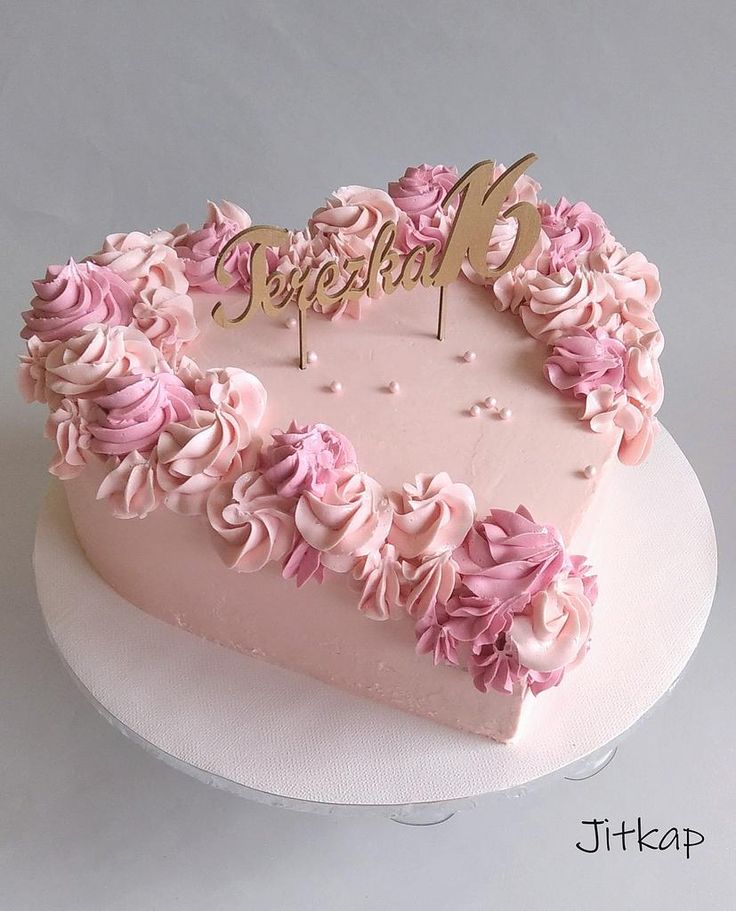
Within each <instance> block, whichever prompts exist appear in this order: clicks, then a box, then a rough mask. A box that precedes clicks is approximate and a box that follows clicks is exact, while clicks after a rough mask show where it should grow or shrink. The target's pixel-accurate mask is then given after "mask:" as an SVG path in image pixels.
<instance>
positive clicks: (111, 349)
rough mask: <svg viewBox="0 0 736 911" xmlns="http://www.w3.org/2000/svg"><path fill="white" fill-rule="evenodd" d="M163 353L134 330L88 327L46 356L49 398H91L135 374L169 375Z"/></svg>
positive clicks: (118, 327)
mask: <svg viewBox="0 0 736 911" xmlns="http://www.w3.org/2000/svg"><path fill="white" fill-rule="evenodd" d="M168 369H169V368H168V366H167V365H166V363H165V361H164V360H163V358H162V356H161V353H160V351H158V349H156V348H154V347H153V345H152V344H151V342H150V341H149V340H148V338H146V336H145V335H144V334H143V333H142V332H141V331H140V330H138V329H136V328H135V327H134V326H104V325H96V326H90V327H88V328H87V329H86V330H85V331H84V332H82V334H81V335H77V336H75V337H74V338H70V339H68V340H67V341H65V342H61V343H59V344H58V345H56V346H55V347H54V348H53V349H52V350H51V351H50V352H49V353H48V355H47V356H46V362H45V370H46V386H47V390H48V392H49V398H50V399H51V398H52V397H53V396H58V397H60V398H91V397H92V396H95V395H97V394H98V393H99V392H101V391H103V390H104V386H105V380H107V379H112V378H114V377H120V376H128V375H130V374H132V373H149V374H150V373H156V372H158V371H160V370H165V371H167V372H168Z"/></svg>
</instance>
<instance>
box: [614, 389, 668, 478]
mask: <svg viewBox="0 0 736 911" xmlns="http://www.w3.org/2000/svg"><path fill="white" fill-rule="evenodd" d="M615 423H616V426H617V427H620V428H621V429H622V430H623V436H622V438H621V443H620V444H619V448H618V457H619V459H620V460H621V461H622V462H623V463H624V465H639V464H640V463H641V462H643V461H644V460H645V459H646V458H647V456H648V455H649V453H650V452H651V450H652V445H653V443H654V437H655V436H656V434H657V430H658V427H659V424H658V422H657V419H656V418H655V417H654V414H653V412H652V409H651V408H648V407H647V406H646V405H645V404H643V403H642V402H640V401H638V400H637V399H631V398H630V399H628V400H627V402H626V404H625V405H624V406H623V407H622V408H621V409H620V410H619V411H618V412H617V413H616V416H615Z"/></svg>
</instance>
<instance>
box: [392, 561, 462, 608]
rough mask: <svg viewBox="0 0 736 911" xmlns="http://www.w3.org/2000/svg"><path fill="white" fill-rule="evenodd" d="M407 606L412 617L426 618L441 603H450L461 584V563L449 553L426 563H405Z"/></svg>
mask: <svg viewBox="0 0 736 911" xmlns="http://www.w3.org/2000/svg"><path fill="white" fill-rule="evenodd" d="M402 570H403V574H404V580H405V582H404V596H403V597H404V606H405V607H406V612H407V613H408V614H410V615H411V616H412V617H422V616H424V614H426V613H427V612H428V611H430V610H432V609H433V608H434V607H435V605H437V604H447V602H448V601H449V600H450V598H451V597H452V595H453V592H454V591H455V588H456V586H457V584H458V582H459V574H458V568H457V563H455V561H454V560H453V558H452V554H451V552H450V551H449V550H444V551H440V552H439V553H436V554H432V555H431V556H428V557H424V558H423V559H422V560H413V561H408V560H405V561H404V562H403V565H402Z"/></svg>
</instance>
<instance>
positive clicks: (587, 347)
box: [544, 329, 626, 396]
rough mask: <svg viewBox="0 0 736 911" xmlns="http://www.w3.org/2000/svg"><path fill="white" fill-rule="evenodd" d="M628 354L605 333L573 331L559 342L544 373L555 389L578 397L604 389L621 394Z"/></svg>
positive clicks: (602, 330)
mask: <svg viewBox="0 0 736 911" xmlns="http://www.w3.org/2000/svg"><path fill="white" fill-rule="evenodd" d="M625 353H626V347H625V345H624V344H623V342H621V341H619V340H618V339H617V338H614V337H612V336H610V335H609V334H608V333H607V332H606V331H605V330H604V329H595V330H590V329H572V330H571V331H570V334H569V335H566V336H563V337H562V338H559V339H558V340H557V342H556V343H555V346H554V348H553V349H552V355H551V356H550V357H548V358H547V361H546V363H545V365H544V369H545V373H546V374H547V378H548V379H549V381H550V383H552V385H553V386H555V387H556V388H557V389H561V390H563V391H565V392H570V393H572V394H573V395H575V396H585V395H587V394H588V393H589V392H591V391H592V390H593V389H597V388H598V387H599V386H602V385H608V386H611V387H612V388H613V389H614V390H615V391H616V392H620V391H621V389H622V388H623V383H624V355H625Z"/></svg>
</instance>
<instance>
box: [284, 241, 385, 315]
mask: <svg viewBox="0 0 736 911" xmlns="http://www.w3.org/2000/svg"><path fill="white" fill-rule="evenodd" d="M327 263H332V264H333V267H334V275H335V277H334V279H333V280H332V281H330V282H329V284H328V285H327V286H326V288H325V290H326V291H327V292H328V293H329V294H332V295H336V294H337V292H338V291H339V290H341V289H342V288H344V287H345V285H346V283H347V281H348V278H349V273H348V270H347V269H346V268H345V257H343V256H341V254H340V252H339V250H337V249H333V247H331V246H330V245H329V238H328V237H327V236H326V235H323V234H317V236H315V237H310V236H309V235H308V234H307V233H305V232H304V231H297V232H295V233H294V234H292V239H291V244H290V246H289V249H288V250H287V251H285V252H284V253H283V254H282V255H281V256H280V258H279V260H278V263H277V264H276V271H278V272H282V273H283V274H284V275H286V276H289V275H291V273H292V271H293V270H294V269H299V270H300V271H301V272H303V273H306V275H307V279H306V281H305V283H304V287H305V293H306V294H307V295H308V296H310V297H311V296H312V295H313V294H314V290H315V283H316V278H317V274H318V273H319V270H320V269H321V268H322V267H323V266H325V265H327ZM366 275H367V267H365V266H364V267H363V268H362V269H361V270H360V273H359V281H363V280H365V277H366ZM312 308H313V309H314V310H315V311H316V312H317V313H322V314H324V315H325V316H328V317H329V318H330V319H332V320H337V319H340V317H342V316H343V315H344V314H347V315H348V316H351V317H353V318H354V319H359V318H360V314H361V300H360V298H358V299H357V300H347V299H344V300H342V301H340V302H331V301H330V302H324V303H323V302H321V301H318V300H315V301H314V302H313V303H312Z"/></svg>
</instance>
